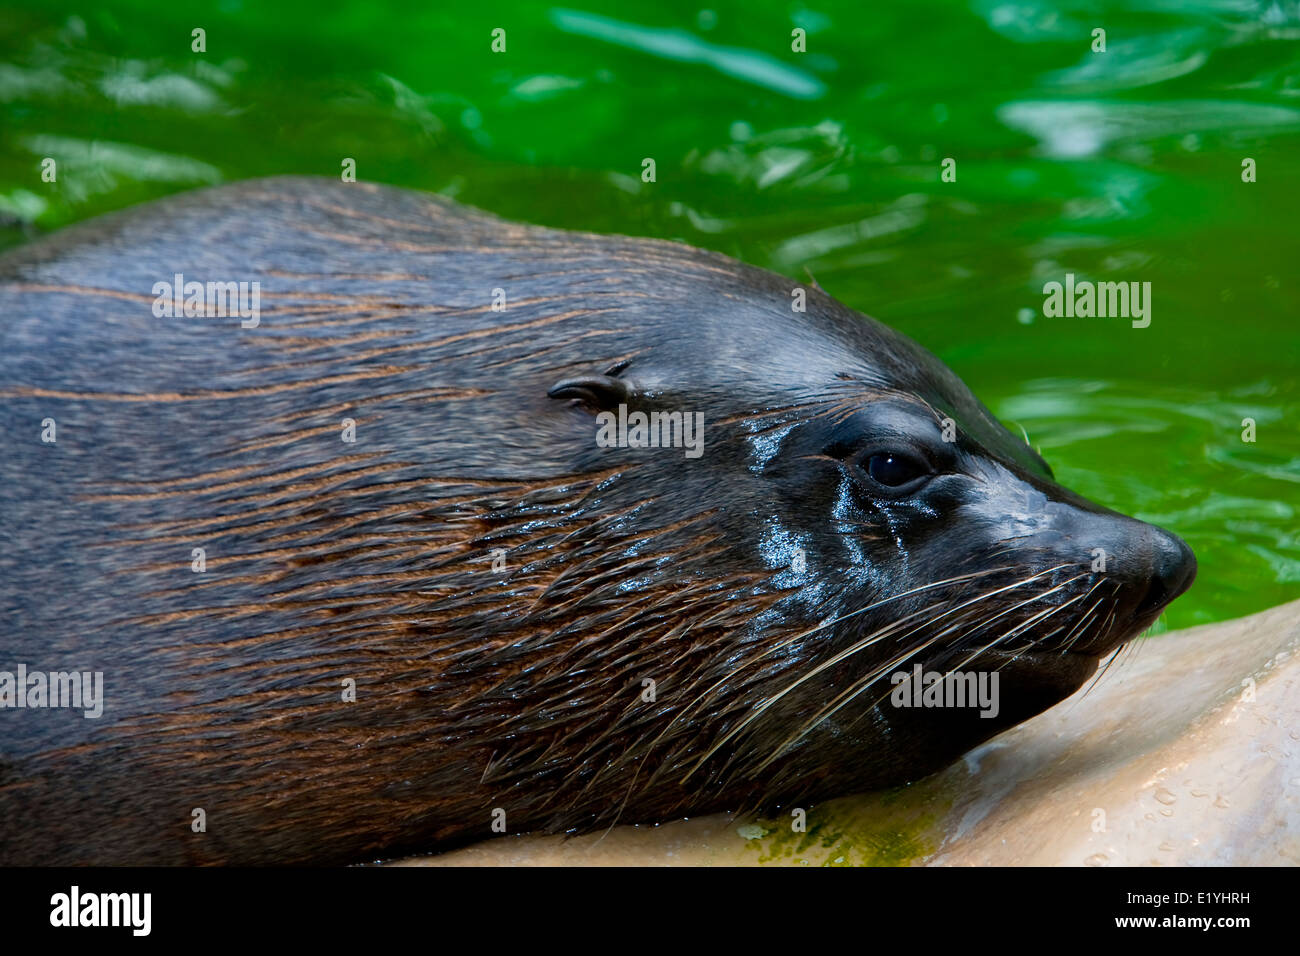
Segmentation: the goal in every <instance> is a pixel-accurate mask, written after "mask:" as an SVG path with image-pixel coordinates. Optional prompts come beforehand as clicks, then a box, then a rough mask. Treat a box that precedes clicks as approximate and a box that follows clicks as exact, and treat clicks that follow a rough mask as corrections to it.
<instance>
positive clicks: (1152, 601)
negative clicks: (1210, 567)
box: [1133, 525, 1196, 618]
mask: <svg viewBox="0 0 1300 956" xmlns="http://www.w3.org/2000/svg"><path fill="white" fill-rule="evenodd" d="M1147 534H1148V536H1149V537H1150V538H1151V544H1150V547H1151V583H1150V585H1149V586H1148V587H1147V593H1146V596H1145V597H1143V598H1142V600H1141V602H1140V603H1139V604H1138V606H1137V609H1136V610H1135V611H1134V612H1133V616H1134V617H1137V618H1144V617H1149V616H1154V615H1156V614H1159V613H1160V611H1161V610H1163V609H1164V607H1165V606H1166V605H1167V604H1169V603H1170V602H1171V601H1173V600H1174V598H1176V597H1178V596H1179V595H1180V594H1182V593H1183V592H1184V591H1186V590H1187V589H1188V588H1189V587H1191V586H1192V582H1193V581H1194V580H1196V555H1195V554H1193V553H1192V549H1191V548H1189V547H1188V546H1187V542H1186V541H1184V540H1183V539H1182V538H1180V537H1178V535H1176V534H1171V533H1170V532H1168V531H1166V530H1164V529H1163V528H1157V527H1156V526H1155V525H1148V526H1147Z"/></svg>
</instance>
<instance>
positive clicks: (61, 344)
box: [0, 178, 1195, 864]
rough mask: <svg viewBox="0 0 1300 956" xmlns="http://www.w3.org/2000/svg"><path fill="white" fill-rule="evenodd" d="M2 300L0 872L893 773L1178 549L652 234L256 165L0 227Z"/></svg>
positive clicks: (885, 368)
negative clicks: (278, 174) (56, 220)
mask: <svg viewBox="0 0 1300 956" xmlns="http://www.w3.org/2000/svg"><path fill="white" fill-rule="evenodd" d="M241 284H242V285H241ZM235 302H237V303H238V305H239V308H234V307H232V303H235ZM800 305H802V306H803V307H804V311H799V310H798V309H799V306H800ZM0 315H2V316H3V330H4V331H3V348H2V349H0V398H2V400H3V409H4V412H3V416H4V418H3V421H4V428H5V435H6V436H7V439H8V441H7V448H6V455H5V456H4V459H3V463H2V464H0V475H2V477H3V480H2V481H0V533H3V535H4V542H3V547H0V598H2V600H3V604H4V623H3V630H2V631H0V634H2V635H3V636H2V637H0V721H3V732H0V820H2V821H3V824H0V861H2V862H4V863H7V864H19V863H57V864H81V863H86V864H179V863H217V864H263V863H352V862H359V861H363V860H367V859H373V858H377V857H380V856H391V855H395V854H400V853H404V852H416V851H429V850H433V849H437V848H441V847H446V846H451V845H454V844H456V843H463V842H467V841H470V840H475V839H482V838H487V837H489V836H491V835H492V834H493V833H494V832H499V831H503V830H504V831H505V832H512V833H513V832H522V831H525V830H544V831H549V832H557V831H569V830H589V829H593V828H596V827H601V826H607V825H610V824H612V823H613V822H615V821H621V822H624V823H636V822H643V823H644V822H655V821H660V820H665V819H669V818H672V817H676V816H681V815H684V814H695V813H703V812H710V811H715V810H737V809H746V808H758V807H762V808H771V807H777V806H790V805H807V803H808V802H811V801H815V800H818V799H822V798H826V797H831V796H838V795H843V794H848V793H851V792H854V791H861V790H869V789H874V788H880V787H886V786H892V785H896V784H901V783H904V782H907V781H910V780H914V779H917V778H918V777H921V776H924V775H926V774H928V773H931V772H933V771H934V770H936V769H938V768H941V767H943V766H944V765H946V764H947V763H949V762H951V761H952V760H953V759H955V758H956V757H958V756H959V755H960V754H962V753H963V752H964V751H966V750H967V749H969V748H970V747H972V746H974V745H976V744H978V743H980V742H981V741H983V740H985V739H987V738H989V737H991V736H992V735H994V734H996V733H997V732H999V731H1001V730H1003V729H1005V728H1007V727H1009V726H1011V725H1013V724H1015V723H1017V722H1020V721H1023V720H1024V719H1026V718H1028V717H1030V716H1032V715H1034V714H1036V713H1038V712H1040V711H1042V710H1043V709H1045V708H1046V707H1049V706H1051V705H1052V704H1054V703H1056V702H1058V701H1060V700H1062V699H1063V698H1065V697H1066V696H1068V695H1069V694H1071V693H1072V692H1074V691H1075V690H1076V689H1077V688H1079V687H1080V686H1081V685H1082V684H1083V683H1084V682H1085V681H1086V680H1087V679H1088V678H1089V677H1091V676H1092V675H1094V674H1095V673H1096V671H1097V669H1098V666H1099V662H1101V661H1102V660H1104V659H1105V658H1106V656H1107V655H1109V654H1111V653H1113V652H1114V651H1115V650H1116V649H1117V648H1118V647H1119V646H1120V645H1122V644H1123V643H1124V642H1125V641H1127V640H1129V639H1130V638H1132V637H1133V636H1135V635H1136V634H1138V633H1139V632H1140V631H1142V630H1143V629H1144V628H1146V627H1148V626H1149V625H1150V624H1151V623H1152V622H1153V621H1154V620H1155V619H1156V617H1157V616H1158V615H1159V614H1160V612H1161V610H1162V609H1163V608H1164V607H1165V605H1166V604H1168V603H1169V601H1171V600H1173V599H1174V598H1175V597H1176V596H1177V595H1179V594H1180V593H1182V592H1183V591H1184V590H1185V589H1186V588H1187V587H1188V586H1189V584H1190V583H1191V580H1192V578H1193V576H1194V574H1195V560H1194V558H1193V556H1192V554H1191V552H1190V550H1189V549H1188V548H1187V546H1186V545H1185V544H1184V543H1183V542H1182V541H1181V540H1180V539H1178V538H1177V537H1175V536H1174V535H1172V534H1170V533H1168V532H1166V531H1163V530H1161V529H1159V528H1156V527H1154V526H1151V525H1149V524H1145V523H1142V522H1140V521H1137V520H1134V519H1132V518H1128V517H1125V516H1123V515H1120V514H1116V513H1114V512H1112V511H1108V510H1106V509H1105V508H1102V507H1100V506H1098V505H1095V504H1093V503H1091V502H1088V501H1086V500H1084V499H1083V498H1081V497H1079V496H1078V495H1075V494H1074V493H1072V492H1070V491H1068V490H1067V489H1065V488H1062V487H1061V486H1059V485H1057V484H1056V483H1055V482H1054V481H1053V478H1052V473H1051V470H1050V469H1049V468H1048V466H1047V465H1046V463H1045V462H1044V461H1043V460H1042V459H1041V458H1040V457H1039V456H1038V455H1037V454H1036V453H1035V452H1034V451H1033V450H1032V449H1030V448H1029V447H1028V446H1027V445H1026V444H1025V442H1023V441H1022V440H1021V439H1020V438H1018V437H1016V436H1013V435H1012V434H1010V433H1009V432H1008V431H1007V430H1006V429H1005V428H1004V427H1002V426H1001V425H1000V424H999V423H998V422H997V421H996V420H995V419H994V417H993V416H992V415H991V414H990V413H989V412H988V411H987V410H986V409H985V408H984V407H983V406H982V405H981V404H980V403H979V401H978V400H977V399H976V398H975V397H974V396H973V395H972V394H971V392H970V391H969V390H968V389H967V388H966V386H965V385H964V384H963V383H962V382H961V381H960V380H959V379H958V378H957V377H956V376H955V375H954V374H953V373H952V372H951V371H949V370H948V369H947V368H946V367H945V366H944V365H943V364H942V363H940V362H939V361H938V360H937V359H935V358H934V357H933V356H931V355H930V354H928V353H927V352H925V351H924V350H923V349H921V348H920V347H919V346H917V345H916V344H914V343H913V342H911V341H910V340H909V339H907V338H906V337H904V336H903V335H901V334H899V333H897V332H895V331H893V330H891V329H889V328H887V327H885V326H883V325H881V324H880V323H878V322H876V321H874V320H872V319H868V318H866V317H864V316H862V315H860V314H858V313H855V312H853V311H851V310H850V309H848V308H846V307H845V306H843V305H841V304H840V303H838V302H836V301H835V300H834V299H832V298H830V297H828V296H827V295H825V294H824V293H822V292H821V291H820V290H818V289H816V288H805V287H803V286H800V285H798V284H797V283H794V282H793V281H791V280H789V279H787V278H784V277H781V276H777V275H773V274H771V273H768V272H765V271H762V270H760V269H756V268H752V267H749V266H746V265H743V264H741V263H738V262H735V261H734V260H731V259H729V258H727V257H724V256H721V255H717V254H714V253H709V252H703V251H700V250H698V249H694V248H691V247H689V246H686V245H683V244H679V243H671V242H663V241H651V240H643V239H630V238H619V237H609V236H597V235H589V234H581V233H574V232H565V231H557V230H552V229H544V228H538V227H534V226H527V225H519V224H515V223H510V222H505V221H502V220H499V219H496V218H494V217H491V216H489V215H486V214H483V213H479V212H476V211H473V210H470V209H466V208H463V207H460V206H457V205H455V204H454V203H451V202H448V201H445V200H442V199H439V198H437V197H432V196H427V195H424V194H421V193H417V192H413V191H408V190H402V189H396V188H391V187H381V186H372V185H365V184H343V183H338V182H332V181H327V180H316V179H309V178H276V179H269V180H259V181H252V182H246V183H240V184H236V185H231V186H222V187H216V188H213V189H208V190H202V191H199V192H194V193H189V194H185V195H181V196H177V197H173V198H169V199H165V200H162V201H159V202H154V203H149V204H147V205H144V206H140V207H138V208H134V209H131V210H127V211H125V212H122V213H118V214H114V215H110V216H105V217H102V218H100V219H97V220H93V221H90V222H87V223H84V224H81V225H78V226H74V227H72V228H69V229H66V230H64V231H62V232H59V233H56V234H54V235H53V236H51V237H48V238H45V239H43V240H40V241H37V242H34V243H32V244H30V245H27V246H24V247H20V248H18V249H15V250H12V251H10V252H8V253H6V254H5V255H3V256H2V257H0ZM651 432H654V434H651ZM656 438H657V439H659V440H658V441H655V439H656ZM656 445H657V447H656ZM20 670H21V671H22V679H21V680H19V672H20ZM74 674H75V675H77V676H78V677H79V678H81V680H80V682H79V683H81V684H82V685H83V686H81V687H75V686H73V684H72V675H74ZM967 674H971V675H976V676H979V677H981V679H983V678H989V679H990V680H993V679H994V678H996V680H995V681H994V682H995V686H996V696H997V699H996V702H995V706H992V707H982V708H979V709H977V708H974V707H971V706H962V705H960V704H954V702H953V700H952V699H951V698H944V699H939V704H940V705H939V706H924V704H925V701H924V700H921V699H920V697H919V695H918V697H917V698H916V699H909V698H908V695H907V693H906V692H905V693H903V694H902V695H901V697H900V696H899V693H898V692H899V688H900V686H903V687H906V686H907V685H908V682H909V681H912V680H918V681H929V678H926V677H924V675H931V677H933V676H934V675H937V677H938V683H934V682H933V681H930V682H928V683H926V687H927V688H929V687H931V686H940V687H941V686H943V682H944V681H946V680H949V678H951V677H954V676H957V675H967ZM33 675H35V676H33ZM96 675H98V676H96ZM900 675H902V676H901V677H900ZM6 676H7V677H8V680H7V681H6V680H5V677H6ZM97 681H98V682H99V683H100V685H101V689H100V691H99V692H98V694H99V700H98V701H97V702H96V701H94V700H93V699H92V698H94V696H95V693H96V692H95V691H94V690H93V688H94V687H95V686H96V682H97ZM913 689H915V688H913ZM911 703H915V704H919V705H921V706H910V705H909V704H911ZM19 704H21V705H22V706H19ZM945 704H946V705H945ZM78 705H80V706H78ZM95 707H99V708H100V711H101V712H100V714H99V715H98V716H93V714H92V710H93V708H95ZM989 711H993V713H990V712H989Z"/></svg>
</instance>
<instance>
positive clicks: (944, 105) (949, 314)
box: [0, 0, 1300, 627]
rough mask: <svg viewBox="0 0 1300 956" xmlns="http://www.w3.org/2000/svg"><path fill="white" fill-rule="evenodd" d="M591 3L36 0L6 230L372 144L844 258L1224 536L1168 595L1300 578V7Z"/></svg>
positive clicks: (1038, 406) (488, 183) (1075, 454)
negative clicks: (1120, 305)
mask: <svg viewBox="0 0 1300 956" xmlns="http://www.w3.org/2000/svg"><path fill="white" fill-rule="evenodd" d="M572 2H573V3H574V6H573V7H548V6H546V5H544V4H541V3H524V2H519V3H514V4H492V3H468V4H445V3H441V2H438V0H425V2H418V3H415V2H413V3H389V4H381V3H377V2H357V3H354V4H341V3H329V2H324V3H322V2H312V3H305V2H296V3H280V4H269V3H268V4H262V3H258V4H254V3H241V2H237V0H228V2H221V3H189V2H187V3H183V4H159V3H157V2H156V0H137V2H129V3H120V4H107V5H101V4H94V5H90V4H85V5H83V4H76V3H64V2H60V0H41V2H40V3H31V4H28V5H18V6H13V5H6V4H0V11H3V16H0V117H3V121H2V123H0V220H3V223H0V244H3V245H11V244H14V243H18V242H21V241H24V239H25V238H27V237H30V236H35V235H39V234H41V233H42V232H45V231H47V230H50V229H54V228H57V227H59V226H62V225H65V224H67V223H69V222H73V221H76V220H79V219H84V218H86V217H88V216H92V215H96V214H98V213H101V212H105V211H108V210H111V209H117V208H120V207H123V206H127V205H130V204H132V203H136V202H139V201H141V200H144V199H148V198H152V197H155V196H161V195H164V194H167V193H171V192H175V191H179V190H183V189H188V188H191V187H194V186H199V185H203V184H206V183H212V182H218V181H228V180H235V179H240V178H245V177H250V176H261V175H268V174H274V173H291V172H292V173H319V174H322V175H328V176H336V175H339V172H340V168H341V163H342V161H343V159H344V158H346V157H351V158H353V159H355V160H356V164H357V167H356V168H357V174H358V176H359V178H361V179H364V180H372V181H376V182H385V183H396V184H400V185H406V186H412V187H418V188H422V189H427V190H434V191H438V192H442V193H445V194H447V195H450V196H454V197H457V198H459V199H461V200H462V201H465V202H468V203H471V204H474V205H478V206H482V207H484V208H486V209H489V210H492V211H494V212H497V213H499V214H501V215H504V216H507V217H510V218H516V219H521V220H527V221H531V222H538V223H544V224H548V225H554V226H566V227H574V228H582V229H589V230H596V231H606V232H622V233H633V234H640V235H653V236H661V237H667V238H678V239H684V240H686V241H688V242H691V243H695V244H697V245H701V246H706V247H709V248H713V249H718V250H720V251H722V252H726V253H728V254H730V255H733V256H737V257H738V258H741V259H743V260H745V261H747V262H751V263H754V264H757V265H761V266H765V267H768V268H772V269H776V270H778V271H781V272H784V273H787V274H789V275H793V276H799V277H801V278H802V277H806V276H807V275H808V274H809V273H811V274H812V275H813V276H815V278H816V280H817V281H818V282H819V283H820V284H821V285H822V286H823V287H824V288H825V289H826V290H827V291H829V292H830V293H831V294H833V295H835V296H836V297H838V298H839V299H841V300H842V301H844V302H846V303H847V304H849V305H850V306H852V307H854V308H857V309H860V310H862V311H864V312H868V313H870V314H872V315H875V316H876V317H878V318H880V319H882V320H884V321H886V322H888V323H890V324H892V325H894V326H896V327H898V328H900V329H902V330H903V331H905V332H906V333H908V334H909V335H911V336H913V337H914V338H916V339H917V340H919V341H920V342H921V343H922V344H924V345H926V346H927V347H929V348H930V349H932V350H933V351H934V352H936V353H938V354H939V355H940V356H941V357H942V358H943V359H944V360H945V361H947V362H948V363H949V364H950V365H951V366H952V367H953V368H954V369H955V370H956V371H957V372H958V374H960V375H961V376H962V377H963V378H965V379H966V381H967V382H969V383H970V385H971V386H972V387H973V388H974V389H975V391H976V392H977V393H978V394H979V395H980V396H981V397H982V398H983V399H984V400H985V401H986V402H987V403H988V404H989V405H990V407H992V408H993V410H994V411H995V412H996V413H997V414H998V415H999V416H1001V417H1002V418H1003V419H1004V420H1006V421H1008V422H1010V423H1014V427H1017V428H1024V429H1025V431H1026V432H1027V434H1028V436H1029V438H1030V440H1031V442H1032V443H1033V444H1034V445H1036V446H1038V447H1039V448H1040V449H1041V450H1042V452H1043V454H1044V455H1045V456H1046V457H1047V458H1048V459H1049V460H1050V461H1051V462H1052V463H1053V465H1054V466H1055V467H1056V470H1057V474H1058V476H1059V477H1060V479H1061V480H1062V481H1063V482H1064V483H1066V484H1069V485H1072V486H1073V487H1075V488H1076V489H1078V490H1079V491H1081V492H1082V493H1084V494H1086V495H1088V496H1089V497H1092V498H1094V499H1096V500H1098V501H1101V502H1104V503H1106V504H1108V505H1110V506H1112V507H1114V508H1117V509H1119V510H1123V511H1127V512H1130V513H1133V514H1136V515H1138V516H1139V517H1142V518H1145V519H1148V520H1152V521H1156V522H1158V523H1160V524H1162V525H1165V526H1167V527H1169V528H1171V529H1172V530H1174V531H1177V532H1178V533H1180V534H1182V535H1183V536H1184V537H1186V538H1187V540H1188V541H1189V542H1190V543H1191V545H1192V547H1193V548H1194V549H1195V550H1196V552H1197V554H1198V556H1199V558H1200V563H1201V574H1200V578H1199V580H1198V582H1197V584H1196V585H1195V587H1194V588H1193V590H1192V591H1191V592H1190V593H1189V594H1188V595H1187V596H1186V597H1184V598H1183V599H1181V600H1180V601H1178V602H1177V604H1175V605H1174V607H1173V608H1172V609H1171V611H1170V612H1169V613H1168V615H1167V617H1166V620H1165V622H1164V625H1165V626H1168V627H1182V626H1185V625H1188V624H1193V623H1199V622H1203V621H1210V620H1216V619H1220V618H1226V617H1233V616H1237V615H1240V614H1245V613H1248V612H1251V611H1256V610H1259V609H1261V608H1264V607H1267V606H1271V605H1274V604H1277V603H1280V602H1282V601H1285V600H1289V599H1293V598H1296V597H1300V538H1298V536H1297V529H1298V522H1297V519H1296V511H1297V507H1298V506H1300V427H1297V416H1298V415H1300V389H1298V388H1297V370H1298V367H1300V347H1298V343H1300V336H1298V335H1297V330H1296V312H1297V310H1296V305H1297V302H1298V301H1300V290H1298V288H1297V281H1298V280H1300V276H1298V275H1297V271H1296V268H1295V264H1296V263H1295V256H1296V243H1295V241H1294V237H1295V234H1296V229H1297V223H1298V222H1300V42H1298V41H1300V6H1298V5H1297V4H1296V2H1295V0H1286V2H1279V3H1271V2H1270V3H1251V2H1242V0H1206V2H1196V0H1192V2H1174V0H1144V2H1137V3H1131V4H1126V5H1112V4H1094V3H1071V2H1049V0H1025V2H1013V0H1008V2H1001V0H972V2H968V3H956V2H945V3H932V2H901V0H900V2H898V3H890V4H870V3H865V2H862V0H857V2H808V3H804V2H793V3H775V2H753V0H751V2H745V3H735V4H720V3H719V4H709V5H708V6H700V5H697V4H685V3H663V2H642V0H623V2H619V3H612V2H609V0H572ZM196 27H201V28H202V29H204V30H205V31H206V52H204V53H195V52H192V50H191V31H192V30H193V29H194V28H196ZM498 27H500V28H503V29H504V30H505V31H506V50H505V52H504V53H494V52H492V50H491V42H492V37H491V32H492V30H493V29H494V28H498ZM795 27H800V28H802V29H804V30H805V31H806V36H807V51H806V52H803V53H797V52H793V51H792V50H791V31H792V29H793V28H795ZM1096 28H1102V29H1105V30H1106V52H1104V53H1094V52H1093V51H1092V50H1091V45H1092V42H1093V38H1092V31H1093V30H1094V29H1096ZM44 157H51V158H54V159H55V160H56V161H57V163H58V180H57V182H56V183H45V182H42V180H41V175H40V162H41V160H42V158H44ZM647 157H649V158H653V159H654V160H655V163H656V175H657V179H656V181H655V182H653V183H646V182H643V181H642V178H641V172H642V160H643V159H645V158H647ZM945 158H952V159H954V160H955V161H956V166H955V170H956V180H955V181H954V182H945V181H942V179H941V177H940V166H941V162H942V161H943V160H944V159H945ZM1245 158H1251V159H1253V160H1254V161H1255V164H1256V177H1257V181H1256V182H1253V183H1246V182H1243V181H1242V161H1243V159H1245ZM1067 272H1072V273H1074V274H1075V275H1076V276H1077V277H1079V278H1081V279H1082V278H1087V279H1093V280H1109V281H1139V282H1150V283H1151V324H1150V326H1149V327H1148V328H1142V329H1135V328H1133V327H1131V325H1130V323H1129V321H1128V320H1127V319H1114V318H1111V319H1100V318H1069V319H1067V318H1045V317H1044V315H1043V312H1042V305H1043V293H1042V289H1043V284H1044V282H1046V281H1049V280H1060V279H1062V278H1063V277H1064V274H1065V273H1067ZM1245 418H1251V419H1253V420H1254V421H1255V423H1256V428H1257V436H1256V437H1257V440H1256V441H1255V442H1253V443H1248V442H1244V441H1243V440H1242V420H1243V419H1245Z"/></svg>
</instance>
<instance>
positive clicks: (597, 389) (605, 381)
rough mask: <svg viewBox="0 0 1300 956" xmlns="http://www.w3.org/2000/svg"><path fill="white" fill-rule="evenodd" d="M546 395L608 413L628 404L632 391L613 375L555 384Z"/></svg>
mask: <svg viewBox="0 0 1300 956" xmlns="http://www.w3.org/2000/svg"><path fill="white" fill-rule="evenodd" d="M546 394H547V395H548V396H550V397H551V398H568V399H573V400H575V401H577V402H579V403H581V404H583V405H586V406H587V407H588V408H591V409H593V410H595V411H610V410H612V409H616V408H618V406H619V405H627V404H628V403H630V402H631V400H632V395H633V390H632V386H631V384H630V383H628V382H626V381H624V380H623V379H621V378H616V377H615V376H613V375H586V376H583V377H581V378H566V379H565V380H564V381H562V382H556V383H555V384H554V385H552V386H551V389H550V391H548V392H547V393H546Z"/></svg>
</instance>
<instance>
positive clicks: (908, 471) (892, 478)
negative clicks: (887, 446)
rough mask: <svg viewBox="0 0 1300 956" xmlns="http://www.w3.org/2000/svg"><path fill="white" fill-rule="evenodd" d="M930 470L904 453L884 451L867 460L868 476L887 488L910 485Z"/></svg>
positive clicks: (921, 462)
mask: <svg viewBox="0 0 1300 956" xmlns="http://www.w3.org/2000/svg"><path fill="white" fill-rule="evenodd" d="M929 470H930V469H929V468H928V467H926V464H925V462H923V461H921V460H920V459H918V458H916V457H914V456H912V455H907V454H903V453H902V452H896V451H882V452H877V453H876V454H874V455H872V456H871V457H870V458H868V459H867V475H868V476H869V477H870V478H871V480H872V481H874V482H875V483H876V484H878V485H883V486H884V487H886V488H901V487H903V486H904V485H909V484H911V483H912V482H914V481H915V480H916V479H917V478H920V477H921V476H922V475H924V474H927V473H928V472H929Z"/></svg>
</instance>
